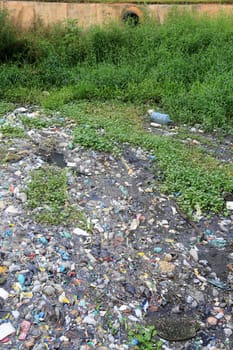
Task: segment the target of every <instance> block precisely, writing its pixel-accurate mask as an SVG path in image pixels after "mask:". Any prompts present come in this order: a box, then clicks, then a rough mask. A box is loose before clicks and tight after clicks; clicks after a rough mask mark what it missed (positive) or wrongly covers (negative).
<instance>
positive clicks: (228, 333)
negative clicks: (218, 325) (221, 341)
mask: <svg viewBox="0 0 233 350" xmlns="http://www.w3.org/2000/svg"><path fill="white" fill-rule="evenodd" d="M223 331H224V334H225V335H226V336H227V337H228V338H229V337H230V336H231V335H232V333H233V332H232V330H231V329H230V328H224V330H223Z"/></svg>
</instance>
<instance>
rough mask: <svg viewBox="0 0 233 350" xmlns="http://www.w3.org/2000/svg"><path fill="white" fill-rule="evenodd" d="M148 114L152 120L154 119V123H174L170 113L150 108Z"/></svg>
mask: <svg viewBox="0 0 233 350" xmlns="http://www.w3.org/2000/svg"><path fill="white" fill-rule="evenodd" d="M148 114H149V116H150V118H151V121H153V122H154V123H157V124H162V125H168V124H170V123H172V120H171V118H170V117H169V115H168V114H163V113H159V112H155V111H154V110H153V109H149V110H148Z"/></svg>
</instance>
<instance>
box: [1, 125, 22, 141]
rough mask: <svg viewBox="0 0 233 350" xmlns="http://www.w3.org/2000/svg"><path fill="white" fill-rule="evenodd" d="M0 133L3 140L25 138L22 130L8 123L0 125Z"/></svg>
mask: <svg viewBox="0 0 233 350" xmlns="http://www.w3.org/2000/svg"><path fill="white" fill-rule="evenodd" d="M0 133H2V135H3V137H5V138H17V137H18V138H21V137H24V136H25V133H24V130H23V129H22V128H20V127H18V126H13V125H11V124H8V123H5V124H3V125H0Z"/></svg>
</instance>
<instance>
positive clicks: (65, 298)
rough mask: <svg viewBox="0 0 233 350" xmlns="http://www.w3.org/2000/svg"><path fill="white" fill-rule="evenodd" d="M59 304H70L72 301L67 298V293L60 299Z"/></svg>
mask: <svg viewBox="0 0 233 350" xmlns="http://www.w3.org/2000/svg"><path fill="white" fill-rule="evenodd" d="M58 300H59V302H60V303H62V304H70V300H69V299H68V298H67V297H66V295H65V293H62V294H61V295H60V296H59V298H58Z"/></svg>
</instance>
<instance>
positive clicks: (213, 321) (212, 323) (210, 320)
mask: <svg viewBox="0 0 233 350" xmlns="http://www.w3.org/2000/svg"><path fill="white" fill-rule="evenodd" d="M207 323H208V324H209V325H210V326H216V324H217V323H218V320H217V318H215V317H213V316H209V317H208V318H207Z"/></svg>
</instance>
